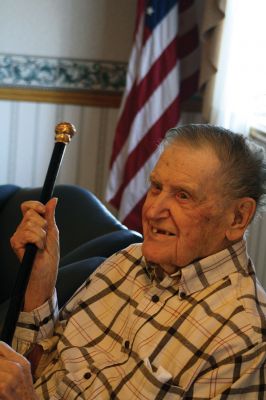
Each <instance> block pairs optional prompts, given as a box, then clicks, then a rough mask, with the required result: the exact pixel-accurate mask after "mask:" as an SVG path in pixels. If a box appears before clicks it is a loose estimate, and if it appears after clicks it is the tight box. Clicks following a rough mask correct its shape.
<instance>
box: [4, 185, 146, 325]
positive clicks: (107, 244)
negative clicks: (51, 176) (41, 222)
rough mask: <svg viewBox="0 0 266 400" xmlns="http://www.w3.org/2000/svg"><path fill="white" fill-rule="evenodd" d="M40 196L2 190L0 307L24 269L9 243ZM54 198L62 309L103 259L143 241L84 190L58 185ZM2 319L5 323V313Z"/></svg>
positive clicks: (37, 190)
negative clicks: (26, 205)
mask: <svg viewBox="0 0 266 400" xmlns="http://www.w3.org/2000/svg"><path fill="white" fill-rule="evenodd" d="M40 192H41V188H21V187H18V186H16V185H0V304H2V303H4V304H6V303H7V302H8V299H9V297H10V294H11V292H12V288H13V285H14V282H15V279H16V274H17V271H18V268H19V263H18V261H17V259H16V256H15V255H14V254H13V252H12V249H11V247H10V243H9V240H10V237H11V236H12V234H13V233H14V231H15V229H16V227H17V225H18V224H19V221H20V220H21V210H20V204H21V203H22V202H23V201H26V200H30V199H38V198H39V196H40ZM54 196H56V197H58V199H59V200H58V205H57V209H56V221H57V225H58V228H59V231H60V250H61V260H60V265H59V273H58V280H57V292H58V299H59V306H62V305H63V304H64V303H65V302H66V301H67V300H68V298H69V297H70V296H71V295H72V294H73V293H74V291H75V290H76V289H77V288H78V287H79V286H80V285H81V284H82V282H83V281H84V280H85V279H86V278H87V277H88V276H89V275H90V274H91V272H93V271H94V270H95V268H97V266H98V265H99V264H100V263H101V262H102V261H103V260H104V258H106V257H108V256H110V255H112V254H113V253H115V252H116V251H118V250H120V249H122V248H124V247H126V246H128V245H129V244H131V243H136V242H141V241H142V236H141V234H139V233H138V232H135V231H131V230H129V229H127V228H126V227H125V226H124V225H122V224H121V223H120V222H119V221H118V220H117V219H116V218H115V217H114V216H113V215H112V214H111V213H110V212H109V211H108V210H107V208H106V207H105V206H104V205H103V204H102V203H101V201H100V200H99V199H97V198H96V196H95V195H93V194H92V193H91V192H90V191H88V190H86V189H84V188H81V187H78V186H74V185H58V186H56V187H55V191H54ZM0 308H1V307H0ZM5 308H6V307H5V306H2V309H5ZM0 318H1V319H3V311H2V315H1V311H0Z"/></svg>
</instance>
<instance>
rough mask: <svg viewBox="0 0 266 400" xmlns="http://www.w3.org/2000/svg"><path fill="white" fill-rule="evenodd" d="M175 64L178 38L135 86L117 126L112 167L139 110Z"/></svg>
mask: <svg viewBox="0 0 266 400" xmlns="http://www.w3.org/2000/svg"><path fill="white" fill-rule="evenodd" d="M161 63H163V65H164V69H162V68H161ZM175 64H176V38H175V39H174V40H173V41H172V43H170V44H169V46H168V47H167V48H166V49H165V51H164V52H163V53H162V54H161V57H160V58H159V59H158V60H157V61H156V62H155V63H154V64H153V66H152V67H151V69H150V71H149V73H148V74H147V75H146V77H145V78H144V79H143V80H142V82H141V83H140V84H139V85H138V86H136V85H134V86H133V88H132V90H131V93H130V94H129V96H128V99H127V102H126V104H125V109H124V113H123V115H122V116H121V119H120V121H119V123H118V126H117V131H118V132H121V134H120V135H117V137H116V139H115V144H114V152H113V154H112V158H111V167H112V165H113V163H114V160H115V159H116V157H117V155H118V154H119V153H120V151H121V149H122V146H123V145H124V143H125V141H126V139H127V137H128V131H129V129H130V126H131V125H132V123H133V121H134V118H135V116H136V114H137V113H138V112H139V110H141V109H142V108H143V106H144V105H145V103H146V102H147V101H148V99H149V97H150V96H151V95H152V93H153V92H154V91H155V90H156V89H157V88H158V87H159V86H160V84H161V82H162V81H163V80H164V78H165V77H166V76H167V74H168V73H169V72H170V71H171V70H172V69H173V67H174V65H175ZM177 84H178V83H177ZM134 141H135V138H134Z"/></svg>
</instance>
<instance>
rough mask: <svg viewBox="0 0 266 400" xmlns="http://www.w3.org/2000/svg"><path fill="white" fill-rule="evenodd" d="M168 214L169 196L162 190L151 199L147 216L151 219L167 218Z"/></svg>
mask: <svg viewBox="0 0 266 400" xmlns="http://www.w3.org/2000/svg"><path fill="white" fill-rule="evenodd" d="M169 214H170V211H169V196H168V195H167V193H165V192H163V191H162V192H161V193H160V194H158V195H157V196H156V197H154V198H153V199H152V200H151V204H150V207H149V209H148V217H149V218H152V219H157V218H167V217H169Z"/></svg>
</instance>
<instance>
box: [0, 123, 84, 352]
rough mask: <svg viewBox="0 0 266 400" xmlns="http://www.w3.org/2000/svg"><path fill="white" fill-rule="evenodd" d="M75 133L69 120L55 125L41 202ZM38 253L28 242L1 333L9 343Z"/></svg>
mask: <svg viewBox="0 0 266 400" xmlns="http://www.w3.org/2000/svg"><path fill="white" fill-rule="evenodd" d="M75 133H76V129H75V127H74V125H72V124H70V123H68V122H61V123H60V124H58V125H56V127H55V145H54V149H53V153H52V157H51V160H50V163H49V167H48V170H47V174H46V178H45V181H44V184H43V188H42V191H41V195H40V202H41V203H43V204H46V203H47V201H48V200H50V199H51V198H52V195H53V191H54V185H55V180H56V177H57V174H58V171H59V168H60V164H61V162H62V158H63V155H64V152H65V147H66V145H67V144H68V143H69V142H70V141H71V138H72V137H73V135H74V134H75ZM36 253H37V247H36V246H35V245H34V244H31V243H29V244H27V246H26V249H25V253H24V256H23V259H22V262H21V266H20V268H19V271H18V274H17V277H16V282H15V285H14V288H13V291H12V295H11V298H10V302H9V306H8V310H7V313H6V317H5V322H4V325H3V329H2V334H1V340H3V341H4V342H6V343H7V344H9V345H11V343H12V339H13V335H14V332H15V328H16V324H17V320H18V316H19V313H20V310H21V308H22V304H23V302H24V297H25V292H26V289H27V285H28V282H29V277H30V273H31V270H32V266H33V262H34V258H35V255H36Z"/></svg>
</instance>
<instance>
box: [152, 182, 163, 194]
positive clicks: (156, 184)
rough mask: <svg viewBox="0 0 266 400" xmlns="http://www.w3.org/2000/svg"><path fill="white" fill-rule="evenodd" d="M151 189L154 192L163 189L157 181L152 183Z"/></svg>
mask: <svg viewBox="0 0 266 400" xmlns="http://www.w3.org/2000/svg"><path fill="white" fill-rule="evenodd" d="M150 191H151V192H152V193H159V192H160V191H161V186H160V185H159V184H158V183H156V182H151V183H150Z"/></svg>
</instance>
